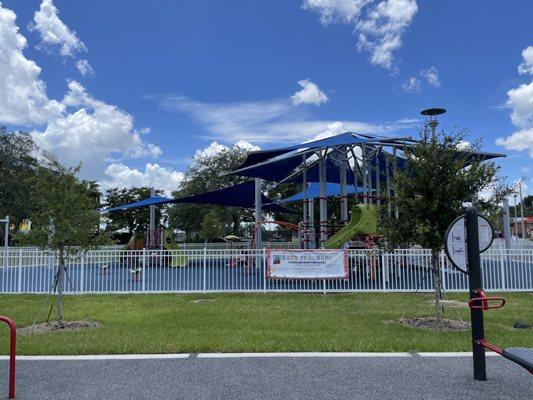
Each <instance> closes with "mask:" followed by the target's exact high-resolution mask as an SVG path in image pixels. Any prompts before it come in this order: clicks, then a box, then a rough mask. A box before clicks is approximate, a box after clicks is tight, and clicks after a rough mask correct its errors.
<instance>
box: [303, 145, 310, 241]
mask: <svg viewBox="0 0 533 400" xmlns="http://www.w3.org/2000/svg"><path fill="white" fill-rule="evenodd" d="M302 157H303V165H304V168H303V173H302V191H303V194H304V196H303V197H304V198H303V204H302V208H303V220H302V235H301V239H302V247H303V248H304V249H307V248H309V215H308V210H307V208H308V207H307V204H308V202H309V199H308V191H307V165H306V157H305V155H303V156H302Z"/></svg>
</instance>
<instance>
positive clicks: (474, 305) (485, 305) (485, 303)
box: [468, 289, 505, 311]
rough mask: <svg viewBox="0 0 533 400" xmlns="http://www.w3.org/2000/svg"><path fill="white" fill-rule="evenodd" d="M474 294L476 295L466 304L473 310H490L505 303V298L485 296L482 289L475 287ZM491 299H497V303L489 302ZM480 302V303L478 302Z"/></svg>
mask: <svg viewBox="0 0 533 400" xmlns="http://www.w3.org/2000/svg"><path fill="white" fill-rule="evenodd" d="M474 292H475V294H476V295H478V297H474V298H473V299H470V300H469V301H468V306H469V307H470V308H471V309H474V310H480V309H481V310H484V311H486V310H492V309H494V308H502V307H503V306H504V305H505V299H504V298H503V297H487V295H486V294H485V292H484V291H483V290H482V289H476V290H475V291H474ZM491 301H498V302H499V303H498V304H492V305H491V304H490V302H491ZM480 303H481V304H480Z"/></svg>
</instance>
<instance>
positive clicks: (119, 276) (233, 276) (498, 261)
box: [0, 248, 533, 294]
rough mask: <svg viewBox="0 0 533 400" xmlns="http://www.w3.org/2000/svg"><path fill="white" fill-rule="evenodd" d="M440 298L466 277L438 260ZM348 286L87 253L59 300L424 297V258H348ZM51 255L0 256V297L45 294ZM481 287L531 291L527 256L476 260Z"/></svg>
mask: <svg viewBox="0 0 533 400" xmlns="http://www.w3.org/2000/svg"><path fill="white" fill-rule="evenodd" d="M439 262H440V265H441V278H442V282H443V287H444V289H445V290H446V291H465V290H467V287H468V281H467V279H468V277H467V276H466V275H465V274H463V273H461V272H459V271H457V270H455V269H454V268H453V267H452V266H451V264H450V262H449V261H448V259H447V258H446V256H445V255H444V253H443V254H441V255H440V258H439ZM349 263H350V273H349V277H348V278H347V279H320V280H308V279H267V277H266V274H265V252H264V251H263V250H253V249H233V250H228V249H212V248H205V249H188V250H174V251H165V250H140V251H126V250H115V249H107V250H102V249H99V250H94V251H89V252H87V253H86V254H84V255H83V256H82V257H80V258H77V259H72V260H68V262H67V279H66V280H65V281H64V285H63V290H64V292H65V293H80V294H81V293H163V292H279V291H284V292H326V293H327V292H363V291H370V292H372V291H374V292H378V291H393V292H414V291H421V292H429V291H432V290H433V278H432V273H433V270H432V268H431V255H430V252H429V251H427V250H414V249H410V250H396V251H394V252H382V251H376V250H350V251H349ZM56 267H57V257H56V254H54V253H51V252H46V251H42V250H37V249H23V248H21V249H17V248H12V249H10V250H9V251H8V252H2V251H0V293H47V292H49V291H50V290H51V289H52V288H53V285H54V277H55V272H56ZM482 270H483V282H484V287H485V288H486V289H487V290H498V291H533V250H531V249H510V250H509V249H507V250H505V249H490V250H488V251H486V252H485V253H483V254H482Z"/></svg>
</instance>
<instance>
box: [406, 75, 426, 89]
mask: <svg viewBox="0 0 533 400" xmlns="http://www.w3.org/2000/svg"><path fill="white" fill-rule="evenodd" d="M402 89H403V90H404V91H405V92H407V93H419V92H420V91H421V90H422V85H421V82H420V79H418V78H415V77H414V76H412V77H410V78H408V79H406V80H405V81H404V82H403V83H402Z"/></svg>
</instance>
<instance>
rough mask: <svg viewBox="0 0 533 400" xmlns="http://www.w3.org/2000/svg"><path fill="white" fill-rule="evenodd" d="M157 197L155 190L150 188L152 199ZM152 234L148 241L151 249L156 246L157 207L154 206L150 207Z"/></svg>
mask: <svg viewBox="0 0 533 400" xmlns="http://www.w3.org/2000/svg"><path fill="white" fill-rule="evenodd" d="M154 196H155V189H154V188H153V187H151V188H150V197H154ZM149 229H150V232H149V233H148V237H147V238H146V240H147V241H148V243H147V244H148V245H149V246H150V247H152V246H154V244H155V205H154V204H152V205H151V206H150V227H149Z"/></svg>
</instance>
